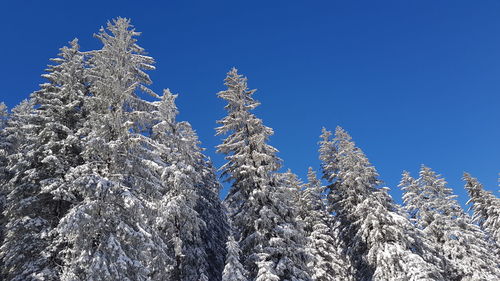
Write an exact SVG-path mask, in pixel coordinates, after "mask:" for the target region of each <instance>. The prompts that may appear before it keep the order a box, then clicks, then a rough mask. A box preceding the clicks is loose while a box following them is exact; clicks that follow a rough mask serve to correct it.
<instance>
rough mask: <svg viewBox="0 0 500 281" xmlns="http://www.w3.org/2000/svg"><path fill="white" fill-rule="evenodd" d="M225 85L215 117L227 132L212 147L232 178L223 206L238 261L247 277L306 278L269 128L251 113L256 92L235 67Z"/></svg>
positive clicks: (290, 203) (292, 211) (301, 247)
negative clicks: (221, 105) (222, 106)
mask: <svg viewBox="0 0 500 281" xmlns="http://www.w3.org/2000/svg"><path fill="white" fill-rule="evenodd" d="M225 85H226V86H227V90H224V91H222V92H219V93H218V96H219V97H220V98H222V99H224V100H225V101H227V102H228V104H227V105H226V107H225V109H226V110H227V113H228V114H227V116H226V117H224V118H223V119H222V120H220V121H218V122H219V124H220V125H221V126H220V127H218V128H217V134H218V135H222V134H229V135H228V136H227V137H226V139H224V141H223V143H222V144H220V145H218V146H217V151H218V152H219V153H222V154H225V155H226V157H225V159H226V160H227V163H226V164H224V166H222V168H221V170H222V175H223V176H224V177H225V178H226V180H227V181H229V182H231V189H230V191H229V194H228V196H227V198H226V204H227V206H228V212H229V217H230V219H231V221H232V223H233V227H234V229H235V232H236V233H235V236H236V237H235V238H236V240H237V241H238V242H239V245H240V249H241V260H242V264H243V266H244V267H245V269H246V270H247V271H248V272H249V279H250V280H309V279H310V277H309V274H308V272H307V267H306V264H305V262H304V261H305V253H304V244H305V240H304V237H303V236H302V235H301V232H300V231H298V230H297V224H296V221H295V216H296V213H297V210H295V209H294V208H293V206H294V203H293V199H292V197H293V195H292V194H291V193H290V188H288V187H285V186H282V185H280V184H279V182H280V180H279V179H278V177H277V176H276V171H277V170H278V169H279V167H280V166H281V165H280V162H281V161H280V159H279V158H278V157H277V156H276V152H277V150H276V149H275V148H274V147H272V146H270V145H269V144H267V140H268V138H269V137H270V136H271V135H272V134H273V131H272V129H271V128H269V127H266V126H264V125H263V123H262V120H260V119H258V118H257V117H256V116H255V115H254V114H253V113H252V112H251V111H252V110H253V109H255V108H256V107H257V106H258V105H259V103H258V102H257V101H255V100H254V99H253V98H252V95H253V93H254V92H255V90H249V89H248V88H247V79H246V78H244V77H242V76H241V75H239V74H238V72H237V70H236V69H235V68H233V69H232V70H231V71H230V72H229V73H228V75H227V77H226V79H225Z"/></svg>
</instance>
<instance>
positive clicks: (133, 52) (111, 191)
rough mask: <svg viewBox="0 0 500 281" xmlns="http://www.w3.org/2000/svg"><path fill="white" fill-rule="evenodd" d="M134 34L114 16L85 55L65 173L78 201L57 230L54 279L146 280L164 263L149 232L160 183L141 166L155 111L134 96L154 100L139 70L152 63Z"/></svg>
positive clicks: (147, 156)
mask: <svg viewBox="0 0 500 281" xmlns="http://www.w3.org/2000/svg"><path fill="white" fill-rule="evenodd" d="M139 34H140V33H138V32H136V31H135V29H133V26H132V25H131V24H130V21H129V20H127V19H124V18H117V19H115V20H113V21H112V22H108V25H107V28H106V29H104V28H101V30H100V32H99V33H98V34H97V35H96V37H97V38H98V39H100V40H101V42H102V43H103V47H102V49H100V50H97V51H93V52H90V53H89V56H90V58H89V66H90V67H89V70H88V71H89V81H90V95H89V96H88V97H87V98H86V99H85V103H84V107H85V108H86V109H87V110H88V111H89V117H88V118H87V120H85V123H84V124H83V126H84V128H83V129H82V130H80V138H81V139H82V142H83V144H82V147H83V150H82V153H81V154H80V155H81V156H82V158H83V163H82V164H81V165H79V166H77V167H75V168H73V169H71V170H70V172H69V173H68V174H67V175H66V180H67V181H68V182H69V183H70V184H69V185H68V187H67V188H68V189H69V191H70V192H72V193H73V194H75V197H78V198H81V200H79V202H78V203H77V204H75V205H74V206H73V207H72V208H71V209H70V210H69V212H68V213H67V214H66V215H65V216H64V217H63V218H62V219H61V221H60V223H59V225H58V227H57V235H58V237H59V241H60V242H61V243H66V245H67V247H66V248H65V250H64V251H63V252H62V253H61V255H62V256H63V266H62V275H61V280H149V279H150V278H151V276H154V274H155V269H156V268H155V267H153V266H151V263H153V262H154V263H156V264H163V263H164V262H163V261H166V260H168V256H167V255H166V253H164V251H163V247H162V245H161V241H159V240H158V239H157V237H159V235H158V233H157V231H156V229H155V228H154V227H153V221H154V219H155V216H154V212H153V210H152V208H153V206H152V201H153V198H157V196H158V195H159V194H160V192H159V189H160V187H159V186H160V183H159V181H158V177H156V175H155V174H154V173H152V171H151V169H150V166H149V165H147V164H148V163H149V162H148V161H147V160H150V159H153V158H154V157H155V155H154V153H152V152H151V149H150V147H151V145H152V144H151V140H150V139H149V138H148V137H147V136H146V132H147V131H148V130H150V129H148V128H150V126H148V124H147V122H148V121H149V120H152V119H153V118H152V117H150V115H151V114H150V111H151V110H152V109H154V105H153V104H152V103H150V102H147V101H145V100H143V99H142V98H141V97H140V96H139V93H140V92H139V90H142V92H146V93H148V94H150V95H152V96H154V97H157V96H156V94H154V93H153V92H152V91H151V90H149V89H148V88H147V87H146V85H148V84H150V83H151V80H150V78H149V76H148V75H147V74H146V73H145V72H144V70H150V69H154V67H153V66H152V63H154V60H153V59H152V58H151V57H149V56H146V55H145V54H144V50H143V49H142V48H141V47H139V46H138V45H137V43H136V41H137V39H136V36H138V35H139ZM165 263H166V262H165Z"/></svg>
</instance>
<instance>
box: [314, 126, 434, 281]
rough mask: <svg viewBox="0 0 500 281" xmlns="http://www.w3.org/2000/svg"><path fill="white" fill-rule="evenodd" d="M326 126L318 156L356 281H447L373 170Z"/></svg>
mask: <svg viewBox="0 0 500 281" xmlns="http://www.w3.org/2000/svg"><path fill="white" fill-rule="evenodd" d="M330 135H331V133H330V132H328V131H326V130H323V135H322V141H321V142H320V144H321V148H320V159H321V160H322V162H323V163H322V168H323V175H324V177H325V179H327V180H328V181H329V182H330V185H329V186H328V189H329V205H330V206H331V209H332V211H333V212H334V213H335V215H336V218H337V219H338V220H339V222H340V225H339V234H340V239H341V241H342V243H343V244H344V245H345V247H346V250H345V253H346V254H347V256H348V257H349V258H350V260H351V263H352V265H353V267H354V269H355V272H354V274H355V275H354V276H355V279H356V280H443V277H442V276H441V275H440V272H439V268H437V267H436V266H434V265H433V264H432V263H430V262H429V261H427V260H426V259H424V258H423V257H425V253H424V248H423V246H422V242H421V240H420V237H419V236H418V235H416V232H415V231H414V228H413V226H412V225H411V223H410V222H409V221H408V220H407V219H406V218H405V217H404V216H402V215H401V214H399V213H398V212H397V211H398V208H397V207H396V206H395V204H394V203H393V202H392V200H391V198H390V196H389V195H388V194H387V191H386V189H380V188H378V185H379V184H380V181H379V179H378V174H377V171H376V170H375V168H374V167H373V166H372V165H371V164H370V162H369V161H368V159H367V158H366V156H365V155H364V153H363V152H362V151H361V150H360V149H359V148H357V147H356V146H355V144H354V142H353V141H352V140H351V137H350V136H349V134H347V132H346V131H344V130H343V129H342V128H340V127H337V129H336V131H335V138H334V139H333V140H330Z"/></svg>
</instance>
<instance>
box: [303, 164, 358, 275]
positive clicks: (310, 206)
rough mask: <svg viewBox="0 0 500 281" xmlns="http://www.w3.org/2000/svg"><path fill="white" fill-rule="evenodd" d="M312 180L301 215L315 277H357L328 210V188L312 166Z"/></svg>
mask: <svg viewBox="0 0 500 281" xmlns="http://www.w3.org/2000/svg"><path fill="white" fill-rule="evenodd" d="M307 178H308V183H307V185H306V188H305V189H304V190H303V191H302V194H301V198H300V202H301V218H302V220H303V221H304V224H305V232H306V235H307V238H308V244H307V250H308V254H309V258H310V261H309V263H308V267H309V270H310V272H311V277H312V279H313V280H318V281H326V280H338V281H341V280H346V281H347V280H353V279H352V276H351V275H350V264H349V263H348V260H347V259H346V257H345V256H344V255H343V254H342V249H341V247H340V245H339V241H337V235H336V234H337V233H336V232H335V229H334V227H335V219H334V217H333V216H332V215H331V214H330V213H328V212H327V211H326V206H325V203H324V198H323V194H324V193H325V190H324V189H325V187H324V186H322V185H321V182H320V181H319V180H318V178H317V177H316V173H315V172H314V170H313V169H312V168H309V170H308V173H307Z"/></svg>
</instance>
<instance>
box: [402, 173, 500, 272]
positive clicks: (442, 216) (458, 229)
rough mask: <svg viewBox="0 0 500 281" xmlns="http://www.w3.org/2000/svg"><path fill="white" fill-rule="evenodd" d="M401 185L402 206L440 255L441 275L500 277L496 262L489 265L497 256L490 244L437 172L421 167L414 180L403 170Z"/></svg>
mask: <svg viewBox="0 0 500 281" xmlns="http://www.w3.org/2000/svg"><path fill="white" fill-rule="evenodd" d="M401 186H402V188H403V190H404V191H405V194H404V201H405V207H406V208H407V209H408V211H409V212H410V213H411V214H412V216H413V217H414V218H415V222H416V225H417V226H418V227H419V228H421V229H422V230H423V232H424V233H425V235H426V236H427V237H428V238H430V239H431V241H432V243H433V245H434V247H435V249H437V252H438V254H439V255H440V256H442V257H443V258H444V261H445V266H444V270H445V271H444V274H445V276H447V278H448V279H449V280H495V279H498V278H500V275H499V273H500V271H499V266H498V264H491V260H495V259H496V258H497V257H496V256H495V252H496V249H495V247H494V244H491V243H489V242H488V240H487V238H486V235H485V234H484V233H483V232H482V231H481V230H480V229H479V227H478V226H477V225H474V224H472V220H471V218H470V217H469V216H468V215H467V214H466V213H465V212H464V211H463V210H462V208H461V207H460V205H459V204H458V202H457V201H456V200H455V198H456V196H455V195H453V193H452V190H451V189H450V188H448V187H447V186H446V181H445V180H444V179H443V178H442V177H441V176H440V175H437V174H436V173H435V172H434V171H432V170H431V169H430V168H428V167H426V166H422V168H421V170H420V178H419V179H418V180H413V179H412V178H411V177H410V175H409V174H408V173H405V174H404V180H403V181H402V184H401Z"/></svg>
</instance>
